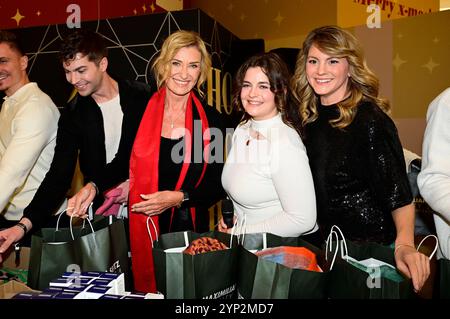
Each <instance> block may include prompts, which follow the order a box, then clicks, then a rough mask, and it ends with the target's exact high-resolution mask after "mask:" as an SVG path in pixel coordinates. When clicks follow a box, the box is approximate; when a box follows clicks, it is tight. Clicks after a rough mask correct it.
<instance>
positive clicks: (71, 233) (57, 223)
mask: <svg viewBox="0 0 450 319" xmlns="http://www.w3.org/2000/svg"><path fill="white" fill-rule="evenodd" d="M89 210H91V211H92V203H91V204H90V205H89ZM65 212H67V208H66V209H64V210H63V211H61V212H60V213H59V214H58V215H59V216H58V219H57V220H56V227H55V232H57V231H59V221H60V220H61V216H63V215H65V214H64V213H65ZM86 219H87V221H88V223H89V226H90V227H91V231H92V233H95V231H94V227H93V226H92V223H91V221H90V220H89V218H85V219H83V226H81V228H84V226H85V223H86ZM72 221H73V214H72V215H70V223H69V230H70V236H71V237H72V240H75V236H74V235H73V225H72ZM94 236H95V235H94Z"/></svg>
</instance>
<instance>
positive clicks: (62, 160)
mask: <svg viewBox="0 0 450 319" xmlns="http://www.w3.org/2000/svg"><path fill="white" fill-rule="evenodd" d="M118 84H119V95H120V105H121V107H122V111H123V121H122V131H121V139H120V144H119V150H118V152H117V154H116V157H115V158H114V160H113V161H112V162H111V163H110V164H109V165H108V166H109V167H110V170H108V171H111V170H112V171H115V172H116V174H113V175H114V176H103V175H104V174H106V172H107V170H106V150H105V133H104V127H103V117H102V113H101V110H100V108H99V107H98V105H97V103H96V102H95V101H94V99H93V98H92V97H91V96H87V97H83V96H80V95H76V96H75V98H74V99H72V100H71V101H70V102H69V103H68V104H67V106H66V107H65V108H64V110H63V111H62V112H61V117H60V119H59V122H58V132H57V136H56V146H55V155H54V157H53V161H52V164H51V166H50V169H49V171H48V172H47V174H46V176H45V178H44V180H43V181H42V183H41V185H40V187H39V189H38V190H37V192H36V194H35V196H34V198H33V200H32V201H31V203H30V204H29V205H28V207H26V208H25V210H24V217H26V218H28V219H30V220H31V222H32V223H33V228H34V229H39V228H41V227H42V226H43V225H44V224H45V223H46V222H47V220H48V219H49V218H50V217H51V215H52V214H53V213H54V212H55V211H56V210H57V209H58V207H59V205H60V204H61V203H62V201H63V200H64V198H65V196H66V194H67V191H68V190H69V189H70V186H71V182H72V177H73V174H74V171H75V165H76V162H77V158H78V156H79V161H80V170H81V172H82V173H83V176H84V180H85V182H88V181H91V180H94V181H98V183H99V184H100V185H98V186H99V189H100V190H101V191H102V190H104V189H103V188H104V185H105V184H111V183H113V182H114V181H117V182H120V181H123V180H125V179H127V178H128V167H120V168H119V166H120V165H121V166H123V165H129V160H123V159H122V158H127V159H129V158H130V154H131V148H132V147H133V142H134V138H135V136H136V132H137V129H138V127H139V123H140V121H141V118H142V115H143V114H144V111H145V108H146V106H147V103H148V101H149V99H150V97H151V93H152V92H151V91H150V88H149V87H148V86H147V85H146V84H145V83H142V82H137V81H123V80H118ZM121 173H122V174H121ZM123 173H124V174H123ZM122 175H124V176H122Z"/></svg>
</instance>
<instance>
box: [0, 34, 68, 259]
mask: <svg viewBox="0 0 450 319" xmlns="http://www.w3.org/2000/svg"><path fill="white" fill-rule="evenodd" d="M27 66H28V57H27V56H26V55H25V53H24V51H23V49H22V47H21V45H20V43H19V40H18V39H17V37H16V36H15V35H14V34H13V33H11V32H7V31H0V91H3V92H4V93H5V95H6V97H5V98H4V102H3V104H2V108H1V111H0V190H1V191H0V229H2V228H6V227H11V228H12V229H13V231H14V232H15V233H17V234H19V235H20V237H22V236H23V235H24V234H25V232H26V231H27V229H28V227H27V226H26V225H25V224H24V223H21V222H19V221H20V219H21V218H22V214H23V210H24V209H25V207H27V205H28V204H29V203H30V201H31V200H32V199H33V196H34V194H35V193H36V191H37V189H38V187H39V185H40V184H41V182H42V180H43V179H44V177H45V174H46V173H47V171H48V170H49V168H50V163H51V161H52V158H53V153H54V147H55V140H56V130H57V123H58V118H59V111H58V109H57V108H56V106H55V104H54V103H53V101H52V100H51V99H50V97H49V96H48V95H47V94H45V93H44V92H42V91H41V90H40V89H39V87H38V85H37V84H36V83H34V82H30V80H29V79H28V75H27ZM56 208H57V207H56V206H55V209H56ZM1 240H2V237H0V241H1ZM0 260H1V259H0Z"/></svg>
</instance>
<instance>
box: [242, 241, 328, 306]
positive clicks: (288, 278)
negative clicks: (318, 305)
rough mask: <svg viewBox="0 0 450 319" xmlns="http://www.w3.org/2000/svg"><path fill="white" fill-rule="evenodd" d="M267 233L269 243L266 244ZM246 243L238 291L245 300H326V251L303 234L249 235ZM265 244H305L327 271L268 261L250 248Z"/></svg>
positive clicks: (258, 247) (295, 245)
mask: <svg viewBox="0 0 450 319" xmlns="http://www.w3.org/2000/svg"><path fill="white" fill-rule="evenodd" d="M264 236H266V242H267V243H266V245H264V242H263V241H264ZM243 240H244V243H243V246H241V245H240V246H239V258H238V281H237V290H238V295H239V297H240V298H244V299H288V298H289V299H300V298H307V299H323V298H325V296H326V287H327V280H328V273H327V271H326V269H327V266H326V265H325V263H324V260H323V253H322V251H321V250H320V249H318V248H317V247H315V246H313V245H311V244H309V243H308V242H306V241H304V240H302V239H301V238H300V237H279V236H276V235H273V234H262V233H260V234H246V235H245V236H244V238H243ZM264 246H266V247H267V248H269V247H279V246H292V247H305V248H307V249H309V250H311V251H312V252H313V253H314V254H315V255H316V258H317V261H318V264H319V265H320V266H321V268H322V269H323V270H324V271H325V272H315V271H309V270H303V269H292V268H289V267H286V266H284V265H281V264H278V263H275V262H273V261H270V260H265V259H263V258H260V257H258V256H256V255H255V254H254V253H252V252H251V251H250V250H261V249H263V248H264Z"/></svg>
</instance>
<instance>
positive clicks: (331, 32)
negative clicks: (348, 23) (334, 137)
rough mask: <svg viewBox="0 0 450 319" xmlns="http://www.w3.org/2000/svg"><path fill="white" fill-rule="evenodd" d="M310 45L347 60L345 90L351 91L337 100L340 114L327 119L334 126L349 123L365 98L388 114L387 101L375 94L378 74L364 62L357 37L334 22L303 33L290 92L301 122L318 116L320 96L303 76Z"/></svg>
mask: <svg viewBox="0 0 450 319" xmlns="http://www.w3.org/2000/svg"><path fill="white" fill-rule="evenodd" d="M313 45H314V46H316V47H317V48H318V49H319V50H320V51H322V52H324V53H326V54H328V55H330V56H333V57H337V58H345V59H346V60H347V62H348V64H349V73H350V78H349V81H348V92H350V94H349V97H348V98H346V99H345V100H343V101H340V102H339V103H337V106H338V108H339V113H340V115H339V118H337V119H335V120H332V121H330V123H331V125H332V126H333V127H337V128H345V127H346V126H348V125H350V123H351V122H352V121H353V119H354V117H355V115H356V111H357V106H358V104H359V103H360V102H361V101H364V100H369V101H372V102H374V103H376V104H377V105H378V106H379V107H380V108H381V109H382V110H383V111H384V112H386V113H388V114H389V111H390V106H389V102H388V101H387V100H385V99H382V98H380V97H379V96H378V94H379V81H378V78H377V77H376V76H375V74H374V73H373V72H372V71H371V70H370V69H369V67H368V66H367V63H366V59H365V57H364V54H363V50H362V47H361V45H360V44H359V42H358V40H357V39H356V38H355V37H354V36H353V35H352V34H351V33H350V32H348V31H346V30H344V29H341V28H339V27H337V26H324V27H320V28H317V29H314V30H313V31H311V32H310V33H309V34H308V36H307V37H306V39H305V41H304V42H303V47H302V49H301V51H300V53H299V54H298V57H297V62H296V66H295V72H294V76H293V77H292V88H293V93H294V95H295V97H296V98H297V99H298V101H299V103H300V107H299V113H300V117H301V119H302V124H303V125H306V124H308V123H311V122H313V121H315V120H316V119H317V104H318V99H319V97H318V96H317V95H316V94H315V93H314V90H313V88H312V87H311V85H310V84H309V83H308V79H307V77H306V63H307V59H308V54H309V50H310V48H311V47H312V46H313Z"/></svg>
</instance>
